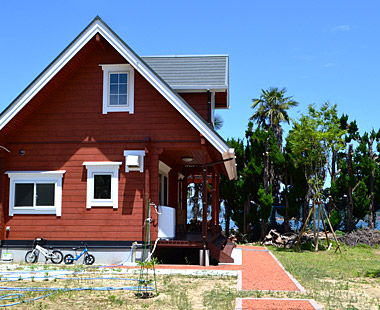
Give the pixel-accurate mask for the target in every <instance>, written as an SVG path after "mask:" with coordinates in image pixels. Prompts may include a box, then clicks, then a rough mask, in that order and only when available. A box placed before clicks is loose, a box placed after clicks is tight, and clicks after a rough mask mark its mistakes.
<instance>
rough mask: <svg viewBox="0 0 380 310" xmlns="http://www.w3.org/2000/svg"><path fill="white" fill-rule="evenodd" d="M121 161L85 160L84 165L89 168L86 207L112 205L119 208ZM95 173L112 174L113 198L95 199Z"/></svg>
mask: <svg viewBox="0 0 380 310" xmlns="http://www.w3.org/2000/svg"><path fill="white" fill-rule="evenodd" d="M121 164H122V162H121V161H117V162H116V161H111V162H109V161H108V162H88V161H86V162H84V163H83V166H86V168H87V199H86V208H87V209H91V208H92V207H112V208H114V209H117V208H118V204H119V167H120V165H121ZM94 175H111V198H110V199H95V198H94Z"/></svg>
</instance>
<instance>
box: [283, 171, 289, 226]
mask: <svg viewBox="0 0 380 310" xmlns="http://www.w3.org/2000/svg"><path fill="white" fill-rule="evenodd" d="M284 183H285V188H286V193H285V197H284V198H285V214H284V230H285V232H286V233H287V232H289V231H290V229H289V213H288V211H289V200H288V193H289V192H288V190H289V184H288V169H287V168H286V167H285V177H284Z"/></svg>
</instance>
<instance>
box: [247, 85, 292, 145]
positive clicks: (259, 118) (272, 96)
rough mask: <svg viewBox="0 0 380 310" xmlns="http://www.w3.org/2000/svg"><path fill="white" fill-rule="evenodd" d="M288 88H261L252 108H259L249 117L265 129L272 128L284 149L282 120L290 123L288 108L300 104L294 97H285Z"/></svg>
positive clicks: (278, 142) (278, 143)
mask: <svg viewBox="0 0 380 310" xmlns="http://www.w3.org/2000/svg"><path fill="white" fill-rule="evenodd" d="M285 93H286V88H282V89H278V87H270V88H269V90H264V89H262V90H261V95H260V98H259V99H252V101H253V103H252V105H251V108H253V109H255V108H257V110H256V111H255V113H253V115H252V116H251V117H250V118H249V119H250V120H252V121H254V122H256V123H257V124H259V126H261V127H262V128H265V129H269V128H270V129H271V130H272V132H273V134H274V136H275V138H276V140H277V145H278V147H279V148H280V150H281V149H282V127H281V124H280V123H281V122H287V123H288V124H289V121H290V119H289V115H288V112H287V110H289V109H290V108H291V107H295V106H297V105H298V102H297V101H294V100H293V99H292V98H293V97H285ZM267 122H268V123H267Z"/></svg>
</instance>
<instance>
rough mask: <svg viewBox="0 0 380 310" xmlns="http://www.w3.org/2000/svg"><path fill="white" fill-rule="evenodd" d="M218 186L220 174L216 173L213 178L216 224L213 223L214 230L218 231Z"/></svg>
mask: <svg viewBox="0 0 380 310" xmlns="http://www.w3.org/2000/svg"><path fill="white" fill-rule="evenodd" d="M219 184H220V174H219V173H217V174H216V177H215V206H216V218H215V219H216V222H215V230H216V232H217V233H218V232H220V231H219V215H220V199H219Z"/></svg>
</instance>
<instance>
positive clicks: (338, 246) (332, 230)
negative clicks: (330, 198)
mask: <svg viewBox="0 0 380 310" xmlns="http://www.w3.org/2000/svg"><path fill="white" fill-rule="evenodd" d="M323 212H324V213H325V216H326V218H327V223H329V226H330V229H331V232H332V234H333V236H334V239H335V242H336V245H337V248H336V250H335V252H336V251H337V250H338V249H339V252H340V254H342V249H341V248H340V244H339V242H338V238H337V237H336V235H335V232H334V229H333V228H332V226H331V223H330V219H329V217H328V216H327V213H326V210H325V209H323Z"/></svg>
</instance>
